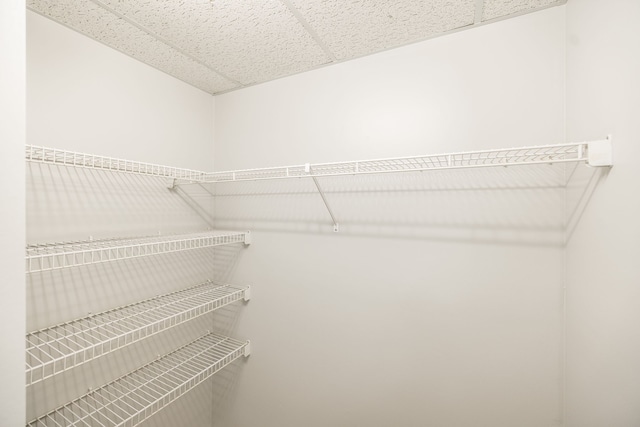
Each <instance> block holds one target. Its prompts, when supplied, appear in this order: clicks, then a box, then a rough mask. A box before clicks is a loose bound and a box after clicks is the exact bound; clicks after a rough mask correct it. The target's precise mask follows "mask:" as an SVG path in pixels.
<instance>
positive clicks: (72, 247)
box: [26, 231, 251, 273]
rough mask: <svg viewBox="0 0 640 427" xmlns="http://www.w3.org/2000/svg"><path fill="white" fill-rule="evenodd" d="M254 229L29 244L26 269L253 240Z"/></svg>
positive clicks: (78, 264) (78, 263)
mask: <svg viewBox="0 0 640 427" xmlns="http://www.w3.org/2000/svg"><path fill="white" fill-rule="evenodd" d="M250 236H251V235H250V232H248V231H246V232H231V231H229V232H223V231H210V232H205V233H191V234H182V235H167V236H153V237H138V238H127V239H100V240H84V241H75V242H60V243H46V244H33V245H27V250H26V272H27V273H34V272H38V271H47V270H56V269H60V268H68V267H76V266H80V265H88V264H96V263H101V262H109V261H117V260H123V259H129V258H139V257H144V256H150V255H159V254H165V253H170V252H179V251H186V250H191V249H200V248H209V247H213V246H220V245H228V244H234V243H244V244H245V245H248V244H249V243H250V241H251V237H250Z"/></svg>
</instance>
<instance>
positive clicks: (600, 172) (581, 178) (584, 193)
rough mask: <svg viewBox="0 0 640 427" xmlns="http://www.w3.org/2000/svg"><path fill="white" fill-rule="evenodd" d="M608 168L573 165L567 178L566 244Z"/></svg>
mask: <svg viewBox="0 0 640 427" xmlns="http://www.w3.org/2000/svg"><path fill="white" fill-rule="evenodd" d="M610 170H611V169H610V168H589V167H580V165H575V167H573V168H572V169H571V170H570V171H569V175H568V178H567V188H566V190H567V214H566V218H567V219H566V242H567V243H568V242H569V241H571V237H572V236H573V232H574V231H575V229H576V227H577V226H578V224H579V223H580V220H581V219H582V214H583V213H584V211H585V209H586V207H587V206H588V205H589V201H590V200H591V197H592V196H593V193H594V192H595V191H596V188H598V184H599V183H600V182H601V181H602V180H604V179H606V177H607V175H608V174H609V171H610Z"/></svg>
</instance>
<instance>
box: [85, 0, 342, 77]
mask: <svg viewBox="0 0 640 427" xmlns="http://www.w3.org/2000/svg"><path fill="white" fill-rule="evenodd" d="M94 1H99V2H102V3H104V4H105V5H106V6H108V7H110V8H112V9H113V10H115V11H117V12H118V13H120V14H122V15H124V16H125V17H126V18H128V19H131V20H132V21H135V22H136V23H137V24H139V25H140V26H142V27H144V28H145V29H147V30H149V31H150V32H152V33H154V34H157V35H158V36H159V37H161V38H162V39H164V40H166V41H168V42H169V43H171V44H172V45H174V46H176V47H178V48H179V49H180V50H182V51H183V52H185V53H187V54H188V55H190V56H192V57H195V58H198V59H199V60H200V61H202V62H203V63H205V64H207V65H208V66H210V67H211V68H213V69H215V70H216V71H218V72H220V73H221V74H222V75H224V76H227V77H229V78H230V79H232V80H235V81H238V82H241V83H242V84H252V83H256V82H262V81H266V80H271V79H275V78H278V77H282V76H286V75H290V74H294V73H297V72H300V71H304V70H308V69H310V68H315V67H317V66H319V65H322V64H325V63H327V62H329V61H330V58H329V57H328V56H327V55H326V54H325V52H324V51H323V50H322V48H321V47H320V46H318V44H317V43H316V42H315V41H314V39H313V38H312V37H311V36H310V35H309V33H307V31H306V30H305V29H304V27H303V26H302V25H300V22H299V21H298V20H297V19H296V17H295V16H294V15H293V14H292V13H291V11H290V10H289V9H288V8H287V7H286V6H285V5H284V4H283V3H282V2H280V1H279V0H233V1H222V0H189V1H175V0H133V1H121V0H94Z"/></svg>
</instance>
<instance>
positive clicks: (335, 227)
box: [304, 163, 340, 233]
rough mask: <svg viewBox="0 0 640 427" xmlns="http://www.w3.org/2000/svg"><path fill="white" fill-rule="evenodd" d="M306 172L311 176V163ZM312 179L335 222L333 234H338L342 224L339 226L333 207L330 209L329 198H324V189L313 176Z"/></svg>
mask: <svg viewBox="0 0 640 427" xmlns="http://www.w3.org/2000/svg"><path fill="white" fill-rule="evenodd" d="M304 171H305V172H306V173H308V174H311V165H310V164H309V163H305V165H304ZM311 179H313V183H314V184H315V185H316V188H317V189H318V193H320V197H321V198H322V202H323V203H324V206H325V207H326V208H327V211H328V212H329V216H330V217H331V221H333V232H334V233H337V232H338V231H340V224H338V221H336V217H335V216H334V215H333V212H332V211H331V207H329V203H328V202H327V198H326V197H325V196H324V192H323V191H322V188H320V184H319V183H318V179H317V178H316V177H315V176H313V175H311Z"/></svg>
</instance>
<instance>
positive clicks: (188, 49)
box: [27, 0, 566, 95]
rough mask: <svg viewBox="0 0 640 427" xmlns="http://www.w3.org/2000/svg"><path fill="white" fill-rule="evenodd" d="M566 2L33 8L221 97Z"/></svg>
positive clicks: (320, 1) (250, 0)
mask: <svg viewBox="0 0 640 427" xmlns="http://www.w3.org/2000/svg"><path fill="white" fill-rule="evenodd" d="M565 2H566V0H27V6H28V8H29V9H31V10H33V11H35V12H37V13H40V14H42V15H44V16H46V17H48V18H51V19H53V20H55V21H58V22H60V23H61V24H63V25H66V26H68V27H70V28H73V29H75V30H76V31H79V32H81V33H83V34H85V35H87V36H89V37H91V38H93V39H95V40H98V41H100V42H102V43H104V44H106V45H108V46H111V47H113V48H115V49H117V50H119V51H121V52H124V53H126V54H128V55H130V56H131V57H133V58H135V59H138V60H140V61H142V62H145V63H147V64H149V65H151V66H153V67H155V68H157V69H159V70H161V71H164V72H166V73H167V74H170V75H172V76H174V77H176V78H178V79H180V80H183V81H185V82H187V83H189V84H191V85H193V86H195V87H198V88H200V89H202V90H204V91H206V92H209V93H211V94H214V95H215V94H217V93H222V92H227V91H230V90H234V89H238V88H241V87H246V86H249V85H252V84H256V83H262V82H266V81H269V80H273V79H276V78H279V77H284V76H288V75H291V74H295V73H299V72H302V71H307V70H311V69H314V68H318V67H319V66H322V65H324V64H327V63H332V62H340V61H346V60H349V59H352V58H356V57H359V56H363V55H367V54H371V53H375V52H379V51H381V50H385V49H389V48H393V47H397V46H401V45H405V44H408V43H413V42H417V41H419V40H424V39H427V38H429V37H434V36H437V35H440V34H443V33H446V32H448V31H451V30H456V29H461V28H472V27H473V25H474V24H479V23H481V22H483V21H490V20H492V19H500V18H503V17H509V16H514V15H518V14H522V13H526V12H531V11H534V10H538V9H543V8H546V7H549V6H554V5H560V4H564V3H565Z"/></svg>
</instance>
